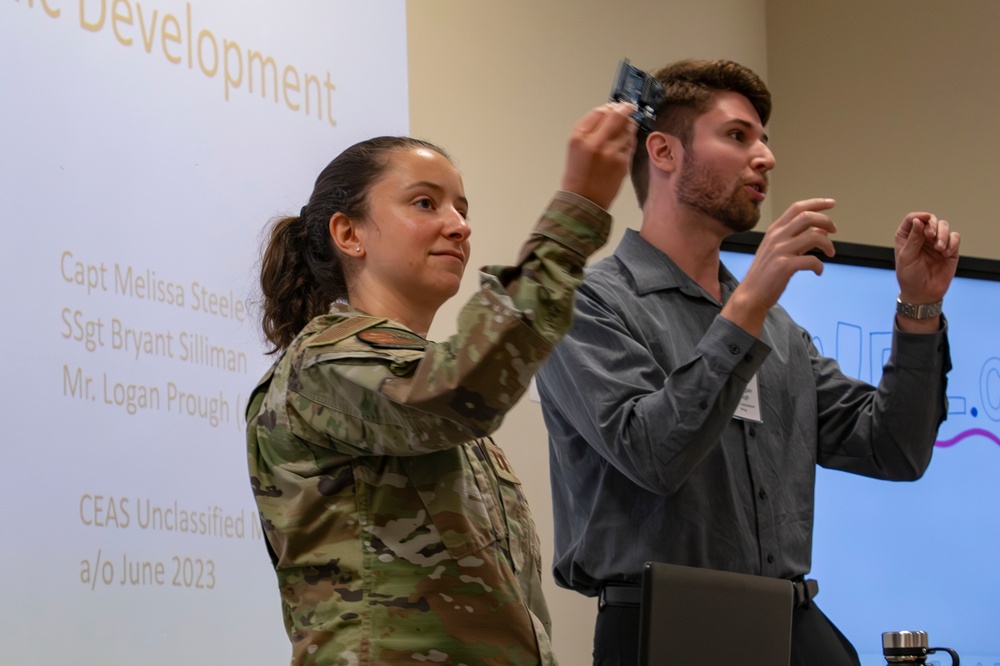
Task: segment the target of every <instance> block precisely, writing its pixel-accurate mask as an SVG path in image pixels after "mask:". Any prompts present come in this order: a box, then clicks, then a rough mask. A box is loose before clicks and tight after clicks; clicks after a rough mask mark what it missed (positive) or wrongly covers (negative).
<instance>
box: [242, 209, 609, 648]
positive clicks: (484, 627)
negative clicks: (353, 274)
mask: <svg viewBox="0 0 1000 666" xmlns="http://www.w3.org/2000/svg"><path fill="white" fill-rule="evenodd" d="M609 228H610V216H609V215H608V214H607V213H606V212H605V211H603V210H602V209H600V208H599V207H597V206H595V205H594V204H592V203H590V202H589V201H586V200H585V199H582V198H580V197H576V196H575V195H570V194H567V193H559V194H557V195H556V197H555V199H554V200H553V202H552V204H551V205H550V207H549V210H548V211H547V212H546V214H545V215H544V216H543V217H542V219H541V220H540V221H539V223H538V225H537V226H536V228H535V231H534V233H533V234H532V236H531V237H530V238H529V240H528V242H527V243H526V244H525V246H524V248H523V249H522V252H521V256H520V260H519V262H518V264H517V265H515V266H511V267H497V266H495V267H488V268H487V269H485V270H484V273H483V281H482V286H481V288H480V290H479V291H478V292H477V293H476V294H475V295H473V297H472V298H471V299H470V300H469V301H468V302H467V303H466V304H465V306H464V307H463V309H462V311H461V313H460V315H459V318H458V331H457V333H456V334H455V335H454V336H453V337H451V338H450V339H449V340H448V341H447V342H443V343H428V342H426V341H424V340H423V339H421V338H419V337H418V336H417V335H415V334H414V333H412V332H410V331H408V330H406V329H405V327H403V326H402V325H401V324H399V323H397V322H393V321H387V320H385V319H381V318H376V317H370V316H368V315H365V314H363V313H360V312H358V311H357V310H352V309H351V308H349V307H347V306H336V305H335V306H334V308H333V309H332V311H331V313H330V314H328V315H325V316H322V317H318V318H316V319H314V320H313V321H312V322H311V323H310V324H309V325H308V326H306V328H305V329H304V330H303V331H302V332H301V333H300V334H299V336H298V337H297V338H296V339H295V341H294V342H293V343H292V344H291V345H290V346H289V348H288V349H287V350H286V352H285V353H284V354H283V355H282V357H281V358H280V359H279V360H278V362H277V363H276V364H275V365H274V367H273V368H272V369H271V370H270V371H269V372H268V373H267V374H266V375H265V377H264V378H263V379H262V380H261V382H260V384H259V385H258V387H257V389H256V390H255V391H254V393H253V395H252V396H251V398H250V404H249V406H248V409H247V417H248V428H247V440H248V449H249V450H248V455H249V465H250V480H251V484H252V486H253V491H254V495H255V497H256V501H257V505H258V508H259V510H260V516H261V520H262V522H263V525H264V530H265V534H266V538H267V542H268V546H269V550H270V551H271V555H272V560H273V561H274V565H275V571H276V572H277V576H278V583H279V587H280V591H281V600H282V607H283V610H284V618H285V625H286V629H287V631H288V635H289V637H290V639H291V641H292V652H293V657H292V663H293V664H344V665H348V664H351V665H360V664H417V663H422V664H427V663H433V664H468V665H469V666H474V665H478V664H497V665H499V664H504V665H508V664H553V663H555V660H554V658H553V656H552V653H551V648H550V644H549V627H550V623H549V617H548V610H547V609H546V606H545V601H544V599H543V598H542V594H541V562H540V559H539V553H538V538H537V536H536V534H535V527H534V523H533V521H532V519H531V515H530V514H529V512H528V507H527V504H526V502H525V498H524V495H523V494H522V492H521V489H520V485H519V482H518V480H517V477H516V476H515V475H514V473H513V471H511V469H510V466H509V464H508V463H507V461H506V459H505V458H504V455H503V452H502V451H501V450H500V449H499V447H497V446H496V445H495V444H494V443H493V442H492V440H491V439H490V437H489V434H490V433H491V432H493V431H494V430H495V429H496V428H497V427H498V426H499V425H500V422H501V420H502V419H503V416H504V414H505V413H506V412H507V410H509V409H510V408H511V407H513V406H514V404H515V403H516V402H517V400H518V399H519V398H520V397H521V396H522V395H523V393H524V391H525V390H526V388H527V386H528V383H529V380H530V378H531V376H532V375H533V374H534V373H535V371H536V370H537V369H538V368H539V366H540V365H541V364H542V362H543V361H544V360H545V358H546V357H547V355H548V354H549V352H550V351H551V349H552V348H553V346H554V345H555V344H556V343H557V342H558V340H559V339H560V338H561V336H562V335H563V333H565V332H566V330H568V328H569V325H570V322H571V318H572V311H573V292H574V290H575V288H576V286H577V285H578V284H579V282H580V280H581V278H582V272H583V271H582V269H583V265H584V261H585V259H586V257H587V256H589V255H590V254H591V253H592V252H593V251H594V250H596V249H597V248H598V247H600V245H601V244H603V243H604V241H605V240H606V238H607V234H608V231H609Z"/></svg>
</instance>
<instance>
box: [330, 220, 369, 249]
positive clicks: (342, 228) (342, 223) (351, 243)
mask: <svg viewBox="0 0 1000 666" xmlns="http://www.w3.org/2000/svg"><path fill="white" fill-rule="evenodd" d="M330 238H332V239H333V244H334V246H335V247H336V248H337V249H338V250H340V251H341V252H343V253H344V254H346V255H347V256H349V257H362V256H364V254H365V248H364V244H363V243H362V242H361V238H360V236H359V235H358V230H357V228H356V227H355V224H354V221H353V220H351V219H350V218H349V217H347V216H346V215H344V214H343V213H339V212H338V213H334V214H333V215H332V216H331V217H330Z"/></svg>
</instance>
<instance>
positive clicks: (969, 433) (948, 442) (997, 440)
mask: <svg viewBox="0 0 1000 666" xmlns="http://www.w3.org/2000/svg"><path fill="white" fill-rule="evenodd" d="M976 435H982V436H983V437H985V438H986V439H989V440H991V441H992V442H993V443H994V444H996V445H997V446H1000V437H997V436H996V435H994V434H993V433H992V432H990V431H989V430H983V429H982V428H970V429H969V430H964V431H962V432H960V433H958V434H957V435H955V436H954V437H952V438H951V439H944V440H941V441H937V442H934V446H939V447H941V448H942V449H946V448H948V447H949V446H955V445H956V444H958V443H959V442H961V441H962V440H963V439H967V438H969V437H975V436H976Z"/></svg>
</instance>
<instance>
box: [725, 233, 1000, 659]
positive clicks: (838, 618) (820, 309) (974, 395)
mask: <svg viewBox="0 0 1000 666" xmlns="http://www.w3.org/2000/svg"><path fill="white" fill-rule="evenodd" d="M761 236H762V234H760V233H758V232H750V233H746V234H739V235H737V236H734V237H732V238H731V239H729V240H727V241H726V243H725V244H724V245H723V253H722V261H723V263H724V264H725V265H726V267H727V268H728V269H729V270H730V271H731V272H732V273H733V274H734V275H735V276H736V277H737V278H740V277H741V276H742V275H744V274H745V272H746V270H747V268H748V267H749V265H750V262H751V261H752V259H753V256H752V255H753V252H754V251H755V250H756V247H757V244H758V243H759V241H760V238H761ZM836 248H837V256H836V257H835V258H834V259H825V260H824V263H825V268H824V272H823V275H822V276H816V275H814V274H813V273H800V274H797V275H796V276H795V277H794V278H793V279H792V281H791V283H790V284H789V286H788V289H787V290H786V291H785V293H784V296H783V297H782V299H781V301H780V305H781V306H782V307H784V308H785V309H786V310H788V312H789V313H790V314H791V315H792V317H793V318H794V319H795V320H796V321H797V322H798V323H799V325H801V326H802V327H803V328H805V329H806V330H807V331H809V333H810V334H811V335H812V336H813V340H814V342H815V344H816V346H817V347H818V348H819V350H820V351H821V352H822V353H823V354H825V355H826V356H830V357H832V358H835V359H836V360H837V361H838V362H839V363H840V366H841V369H842V370H843V371H844V372H845V373H846V374H848V375H851V376H853V377H857V378H860V379H863V380H865V381H868V382H872V383H877V382H878V380H879V378H880V376H881V374H882V365H883V363H884V361H885V359H886V358H887V357H888V354H889V350H890V344H891V335H892V333H891V332H892V326H893V317H894V313H895V300H896V296H897V294H898V291H899V287H898V284H897V282H896V277H895V271H894V268H893V265H894V264H893V252H892V250H891V249H890V248H882V247H874V246H869V245H859V244H852V243H839V242H838V243H836ZM944 312H945V315H946V317H947V320H948V337H949V341H950V344H951V356H952V362H953V364H954V368H953V369H952V371H951V372H950V373H949V375H948V391H947V395H948V403H949V407H948V418H947V420H946V421H945V422H944V423H943V424H942V425H941V428H940V430H939V432H938V437H937V443H936V446H935V451H934V455H933V459H932V461H931V465H930V468H929V469H928V470H927V472H926V474H925V475H924V476H923V478H921V479H920V480H919V481H916V482H912V483H896V482H888V481H878V480H873V479H868V478H863V477H860V476H855V475H852V474H846V473H843V472H835V471H830V470H825V469H819V470H818V475H817V488H816V523H815V533H814V539H813V543H814V547H813V570H812V573H811V577H814V578H816V579H818V580H819V582H820V590H821V591H820V595H819V597H818V598H817V603H818V604H819V605H820V606H821V607H822V608H823V610H824V612H826V614H827V615H828V616H830V618H831V619H832V620H833V621H834V622H835V623H836V624H837V625H838V626H839V627H840V628H841V630H842V631H843V632H844V633H845V634H846V635H847V636H848V638H850V639H851V641H852V642H854V644H855V646H856V647H857V648H858V652H859V653H861V657H862V664H863V665H864V666H883V665H884V664H885V660H884V658H882V648H881V635H882V632H884V631H899V630H911V631H918V630H919V631H926V632H928V633H929V637H930V643H931V645H932V646H938V645H941V646H948V647H952V648H955V649H956V650H957V651H958V652H959V654H960V656H961V658H962V663H970V664H973V665H975V664H983V666H994V665H995V664H1000V335H998V332H1000V261H994V260H985V259H973V258H965V257H963V258H962V259H961V260H960V262H959V271H958V276H957V277H956V278H955V280H954V282H953V283H952V285H951V288H950V290H949V291H948V295H947V296H946V297H945V301H944ZM936 658H937V656H936V655H935V656H932V657H930V658H929V660H928V663H934V661H935V659H936ZM941 663H943V664H947V663H948V658H947V656H945V657H944V658H943V661H942V662H941Z"/></svg>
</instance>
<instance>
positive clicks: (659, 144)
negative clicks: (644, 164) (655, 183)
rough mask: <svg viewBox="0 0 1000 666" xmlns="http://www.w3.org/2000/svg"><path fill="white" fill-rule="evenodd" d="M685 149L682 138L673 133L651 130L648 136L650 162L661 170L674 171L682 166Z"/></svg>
mask: <svg viewBox="0 0 1000 666" xmlns="http://www.w3.org/2000/svg"><path fill="white" fill-rule="evenodd" d="M683 150H684V148H683V147H682V146H681V142H680V139H678V138H677V137H676V136H674V135H673V134H666V133H664V132H650V133H649V136H647V137H646V153H647V154H648V155H649V163H650V165H652V166H654V167H656V168H657V169H659V170H660V171H667V172H672V171H676V170H677V169H678V168H680V162H681V156H682V154H683V153H682V151H683Z"/></svg>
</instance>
